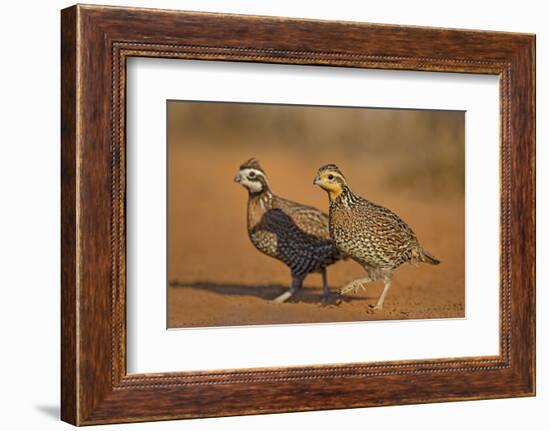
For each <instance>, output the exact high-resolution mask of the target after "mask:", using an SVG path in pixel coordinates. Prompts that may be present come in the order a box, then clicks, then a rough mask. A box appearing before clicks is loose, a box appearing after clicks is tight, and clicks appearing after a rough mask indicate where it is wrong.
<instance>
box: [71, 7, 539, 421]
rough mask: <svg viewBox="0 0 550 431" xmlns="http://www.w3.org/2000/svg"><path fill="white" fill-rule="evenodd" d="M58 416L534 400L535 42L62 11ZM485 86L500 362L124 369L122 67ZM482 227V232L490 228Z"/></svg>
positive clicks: (342, 25) (201, 16) (151, 416)
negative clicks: (284, 71) (403, 76)
mask: <svg viewBox="0 0 550 431" xmlns="http://www.w3.org/2000/svg"><path fill="white" fill-rule="evenodd" d="M61 49H62V64H61V72H62V76H61V79H62V81H61V82H62V93H61V107H62V112H61V122H62V134H61V137H62V148H61V161H62V164H61V165H62V182H61V188H62V202H61V205H62V219H61V226H62V247H61V251H62V286H61V287H62V296H61V301H62V325H61V333H62V337H61V339H62V345H61V352H62V356H61V357H62V363H61V366H62V368H61V375H62V381H61V387H62V391H61V416H62V419H63V420H64V421H67V422H69V423H72V424H75V425H89V424H101V423H114V422H137V421H150V420H163V419H178V418H193V417H212V416H227V415H239V414H256V413H272V412H289V411H306V410H321V409H339V408H352V407H367V406H382V405H392V404H413V403H426V402H441V401H452V400H473V399H489V398H502V397H516V396H533V395H534V394H535V126H534V125H535V103H534V102H535V37H534V36H533V35H527V34H512V33H499V32H486V31H466V30H449V29H436V28H422V27H402V26H391V25H375V24H360V23H351V22H327V21H312V20H297V19H284V18H273V17H253V16H239V15H219V14H206V13H194V12H193V13H189V12H177V11H164V10H147V9H132V8H118V7H100V6H81V5H78V6H73V7H70V8H68V9H65V10H63V11H62V26H61ZM133 56H139V57H161V58H176V59H195V60H204V61H208V60H218V61H220V60H222V61H239V62H257V63H281V64H292V65H331V66H339V67H350V68H372V69H388V70H390V69H391V70H412V71H438V72H439V71H440V72H460V73H476V74H492V75H497V76H498V77H499V82H500V119H501V121H500V139H501V142H500V149H501V194H500V209H501V217H500V354H499V355H498V356H491V357H460V358H442V359H434V360H412V361H398V362H396V361H392V362H377V363H372V362H371V363H363V364H358V363H353V364H338V365H327V366H318V365H316V366H302V367H282V368H266V369H238V370H226V371H212V370H204V371H202V372H169V373H168V372H167V373H156V374H128V373H127V371H126V347H125V346H126V319H125V317H126V302H125V300H126V260H125V251H126V248H125V243H126V242H125V240H126V237H125V235H126V233H125V216H126V214H125V211H126V208H125V192H126V171H125V159H126V153H125V152H126V135H125V126H126V112H125V98H126V60H127V59H128V58H129V57H133ZM498 222H499V221H498V220H495V223H498Z"/></svg>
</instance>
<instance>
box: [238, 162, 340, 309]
mask: <svg viewBox="0 0 550 431" xmlns="http://www.w3.org/2000/svg"><path fill="white" fill-rule="evenodd" d="M235 182H238V183H240V184H241V185H242V186H243V187H245V188H246V189H247V190H248V206H247V230H248V235H249V237H250V241H251V242H252V244H253V245H254V246H255V247H256V249H257V250H259V251H260V252H262V253H264V254H266V255H267V256H270V257H273V258H275V259H278V260H280V261H281V262H283V263H284V264H286V265H287V266H288V268H289V269H290V274H291V277H292V282H291V285H290V289H289V290H288V291H286V292H284V293H283V294H281V295H280V296H278V297H277V298H275V299H274V301H275V302H284V301H286V300H287V299H288V298H290V297H291V296H292V295H294V294H295V293H296V291H297V290H298V289H299V288H300V287H302V284H303V281H304V278H305V277H306V276H307V275H308V274H310V273H313V272H320V273H321V274H322V276H323V302H327V301H328V299H329V289H328V284H327V266H329V265H332V264H333V263H335V262H337V261H338V260H340V259H341V254H340V253H339V252H338V250H337V248H336V247H335V245H334V243H333V242H332V240H331V239H330V235H329V226H328V216H327V215H326V214H324V213H322V212H321V211H319V210H318V209H316V208H313V207H310V206H307V205H302V204H299V203H296V202H292V201H289V200H287V199H283V198H281V197H279V196H276V195H275V194H274V193H273V192H272V190H271V185H270V183H269V180H268V178H267V175H266V173H265V171H264V170H263V169H262V167H261V166H260V163H259V162H258V161H257V160H256V159H250V160H247V161H246V162H245V163H243V164H242V165H241V166H240V168H239V172H238V173H237V175H236V176H235Z"/></svg>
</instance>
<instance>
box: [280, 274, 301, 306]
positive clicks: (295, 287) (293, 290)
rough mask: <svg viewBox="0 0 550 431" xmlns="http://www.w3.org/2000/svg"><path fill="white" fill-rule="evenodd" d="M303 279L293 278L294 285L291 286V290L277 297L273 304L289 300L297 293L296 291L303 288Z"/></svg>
mask: <svg viewBox="0 0 550 431" xmlns="http://www.w3.org/2000/svg"><path fill="white" fill-rule="evenodd" d="M302 282H303V278H300V277H295V276H292V283H291V284H290V289H288V290H287V291H286V292H285V293H283V294H282V295H279V296H277V298H275V299H274V300H273V302H278V303H281V302H285V301H286V300H287V299H288V298H290V297H291V296H292V295H294V294H295V293H296V291H297V290H298V289H299V288H300V287H302Z"/></svg>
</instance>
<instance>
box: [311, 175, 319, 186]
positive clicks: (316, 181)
mask: <svg viewBox="0 0 550 431" xmlns="http://www.w3.org/2000/svg"><path fill="white" fill-rule="evenodd" d="M319 184H321V178H319V175H317V176H316V177H315V179H314V180H313V185H315V186H318V185H319Z"/></svg>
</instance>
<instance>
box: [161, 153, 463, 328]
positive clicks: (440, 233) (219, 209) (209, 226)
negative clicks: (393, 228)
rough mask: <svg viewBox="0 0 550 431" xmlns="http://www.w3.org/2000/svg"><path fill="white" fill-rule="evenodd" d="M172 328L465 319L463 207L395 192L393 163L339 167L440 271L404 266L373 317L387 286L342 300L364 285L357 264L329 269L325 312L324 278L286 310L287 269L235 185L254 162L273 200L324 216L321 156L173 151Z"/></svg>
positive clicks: (311, 281) (312, 281)
mask: <svg viewBox="0 0 550 431" xmlns="http://www.w3.org/2000/svg"><path fill="white" fill-rule="evenodd" d="M169 152H170V154H169V191H168V202H169V205H168V279H169V288H168V326H169V327H171V328H175V327H178V328H183V327H205V326H225V325H248V324H256V325H257V324H282V323H309V322H342V321H363V320H387V319H392V320H396V319H423V318H449V317H455V318H456V317H464V199H463V197H462V196H460V195H458V196H457V195H456V194H455V195H449V196H444V195H442V196H440V197H438V198H434V196H433V194H432V195H426V196H424V195H422V193H421V192H420V193H417V192H415V193H411V192H410V191H407V190H406V189H403V188H401V189H399V190H398V191H395V190H392V188H391V187H390V186H389V185H387V184H385V183H384V182H383V181H382V179H383V178H384V175H385V174H386V172H387V170H388V166H389V164H391V162H390V161H384V160H378V161H376V163H372V164H369V166H368V169H366V168H365V166H364V163H359V162H354V161H353V160H349V161H347V162H346V161H344V162H342V161H338V160H334V161H336V162H337V163H338V164H339V165H340V167H341V168H342V169H343V170H344V173H345V174H346V176H347V178H348V181H349V182H350V184H351V186H352V188H353V189H354V191H355V192H357V193H358V194H361V195H363V196H365V197H368V198H369V199H370V200H372V201H373V202H376V203H379V204H382V205H384V206H386V207H388V208H390V209H392V210H393V211H394V212H396V213H397V214H398V215H399V216H401V217H402V218H403V219H404V220H405V221H406V222H407V223H408V224H409V225H410V226H411V227H412V228H413V230H414V231H415V232H416V234H417V236H418V238H419V240H420V242H421V244H422V245H423V246H424V247H425V248H426V249H427V250H428V251H430V252H431V253H432V254H434V255H435V256H437V257H438V258H439V259H440V260H441V262H442V263H441V264H440V265H439V266H431V265H420V266H418V267H414V266H412V265H403V266H402V267H400V268H399V269H398V270H397V271H396V272H395V274H394V277H393V284H392V287H391V289H390V291H389V294H388V296H387V298H386V302H385V305H384V309H383V310H382V311H379V312H375V313H373V312H370V311H369V304H374V303H375V302H376V300H377V298H378V296H379V295H380V293H381V290H382V282H376V283H371V284H370V285H369V286H368V289H367V290H366V291H361V292H357V293H354V294H348V295H346V296H343V297H340V298H338V295H337V294H336V292H337V289H339V288H340V287H342V286H343V285H345V284H346V283H347V282H349V281H351V280H352V279H354V278H358V277H362V276H364V274H365V272H364V270H363V269H362V268H361V267H360V266H359V265H358V264H356V263H355V262H353V261H347V262H341V263H338V264H336V265H333V266H331V267H329V270H328V280H329V286H330V288H331V292H332V293H333V295H332V297H331V301H330V302H329V304H328V305H324V306H323V305H321V296H322V288H321V277H320V275H318V274H312V275H310V276H309V277H308V278H306V281H305V283H304V288H303V289H302V290H301V291H300V292H298V293H297V294H296V295H295V296H294V297H293V298H292V299H291V300H289V301H288V302H287V303H283V304H277V303H273V302H272V301H271V300H272V299H273V298H275V297H276V296H278V295H279V294H281V293H282V292H283V291H285V290H286V289H287V288H288V286H289V283H290V275H289V271H288V269H287V267H286V266H285V265H284V264H282V263H280V262H278V261H276V260H274V259H271V258H269V257H267V256H264V255H262V254H261V253H259V252H258V251H256V249H255V248H254V247H253V246H252V244H251V243H250V241H249V239H248V236H247V232H246V204H247V194H246V192H245V190H244V189H243V188H242V187H241V186H239V185H238V184H235V183H233V181H232V179H233V176H234V174H235V173H236V171H237V169H238V166H239V164H240V163H241V162H242V161H244V159H246V158H248V157H249V156H252V155H254V156H256V157H258V158H259V159H260V161H261V162H262V164H263V167H264V169H265V170H266V171H267V173H268V175H269V177H270V180H271V184H272V187H273V189H274V192H275V193H276V194H279V195H280V196H284V197H286V198H289V199H292V200H297V201H299V202H303V203H307V204H310V205H315V206H317V207H318V208H321V209H322V210H324V211H327V208H328V200H327V196H326V194H325V193H324V192H322V191H321V190H320V189H318V188H317V187H315V186H313V185H312V178H313V177H314V175H315V171H316V169H317V167H318V166H320V165H321V164H324V163H326V162H328V161H333V160H327V159H326V157H323V156H322V155H319V156H312V157H311V158H308V159H307V160H302V159H291V160H289V158H288V156H287V157H283V156H282V155H281V154H278V153H276V152H273V153H270V152H269V150H267V149H265V150H261V151H257V152H256V153H255V154H243V153H242V152H235V153H234V154H233V153H231V152H230V153H227V152H224V153H223V154H219V153H218V152H208V151H200V152H199V151H197V152H195V153H193V152H189V151H184V150H183V149H182V148H181V147H176V146H173V147H171V148H170V150H169Z"/></svg>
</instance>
